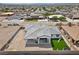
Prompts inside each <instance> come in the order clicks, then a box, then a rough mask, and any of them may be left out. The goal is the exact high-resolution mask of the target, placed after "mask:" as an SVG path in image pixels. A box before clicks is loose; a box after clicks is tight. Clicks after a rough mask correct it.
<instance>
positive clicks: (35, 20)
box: [25, 19, 38, 23]
mask: <svg viewBox="0 0 79 59" xmlns="http://www.w3.org/2000/svg"><path fill="white" fill-rule="evenodd" d="M37 21H38V20H37V19H32V20H25V22H30V23H34V22H37Z"/></svg>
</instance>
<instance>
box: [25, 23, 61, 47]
mask: <svg viewBox="0 0 79 59" xmlns="http://www.w3.org/2000/svg"><path fill="white" fill-rule="evenodd" d="M25 30H26V31H25V33H26V34H25V41H26V46H27V45H49V46H50V43H51V38H61V35H60V31H59V29H58V28H57V27H54V26H48V25H42V24H39V25H38V24H34V25H29V26H26V28H25Z"/></svg>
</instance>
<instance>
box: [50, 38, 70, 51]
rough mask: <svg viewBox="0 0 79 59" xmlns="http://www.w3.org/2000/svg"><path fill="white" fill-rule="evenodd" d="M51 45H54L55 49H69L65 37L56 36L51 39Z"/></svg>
mask: <svg viewBox="0 0 79 59" xmlns="http://www.w3.org/2000/svg"><path fill="white" fill-rule="evenodd" d="M51 45H52V47H53V50H66V49H69V48H68V46H67V44H66V43H65V41H64V40H63V39H58V38H54V39H51Z"/></svg>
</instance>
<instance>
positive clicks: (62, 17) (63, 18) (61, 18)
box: [58, 16, 66, 21]
mask: <svg viewBox="0 0 79 59" xmlns="http://www.w3.org/2000/svg"><path fill="white" fill-rule="evenodd" d="M58 19H59V20H60V21H64V20H66V18H65V17H64V16H61V17H59V18H58Z"/></svg>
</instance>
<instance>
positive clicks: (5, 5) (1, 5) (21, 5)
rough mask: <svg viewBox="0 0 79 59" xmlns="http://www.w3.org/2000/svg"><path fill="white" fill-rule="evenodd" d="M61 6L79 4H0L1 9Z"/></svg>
mask: <svg viewBox="0 0 79 59" xmlns="http://www.w3.org/2000/svg"><path fill="white" fill-rule="evenodd" d="M62 5H79V3H0V8H3V7H15V8H16V7H18V8H19V7H31V6H62Z"/></svg>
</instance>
